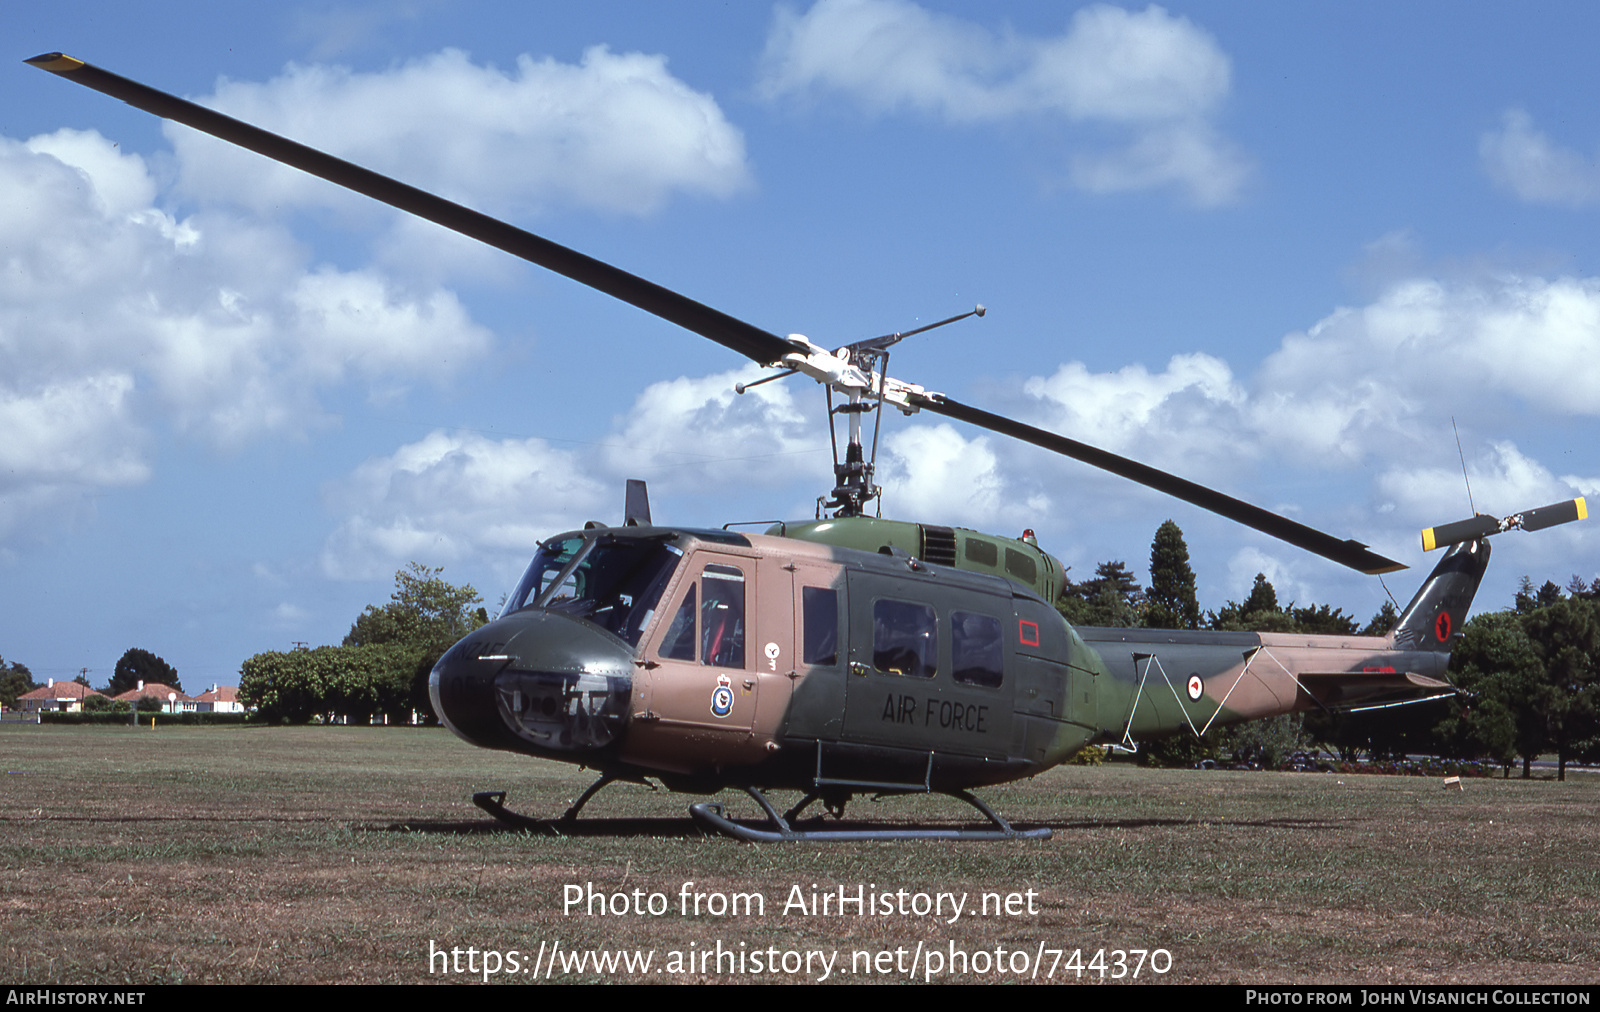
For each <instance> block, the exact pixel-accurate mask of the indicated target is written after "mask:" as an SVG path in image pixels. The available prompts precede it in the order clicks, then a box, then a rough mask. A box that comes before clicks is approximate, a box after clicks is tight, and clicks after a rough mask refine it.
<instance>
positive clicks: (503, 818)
mask: <svg viewBox="0 0 1600 1012" xmlns="http://www.w3.org/2000/svg"><path fill="white" fill-rule="evenodd" d="M618 779H619V778H617V777H613V776H602V777H601V778H600V779H598V780H596V781H595V782H594V783H592V784H590V785H589V787H588V789H586V790H585V791H584V792H583V793H582V794H580V795H579V796H578V800H576V801H574V802H573V803H572V806H571V807H570V808H568V809H567V810H566V811H565V812H564V813H562V815H561V818H559V819H557V820H555V821H554V822H551V821H549V820H547V819H531V818H529V817H528V816H526V815H520V814H518V813H516V812H513V811H511V810H510V809H509V808H507V807H506V806H505V802H506V792H505V791H479V792H478V793H476V794H474V795H473V796H472V803H473V804H475V805H477V806H478V807H479V808H481V809H483V810H484V811H485V812H488V813H489V814H490V815H492V816H494V817H495V818H496V819H498V820H499V821H500V822H503V823H505V824H506V825H508V826H511V827H512V828H514V829H529V830H538V831H547V830H550V829H554V828H558V827H561V826H565V825H571V824H573V823H575V822H576V821H577V818H578V812H579V811H581V810H582V809H583V806H584V805H586V804H588V803H589V799H590V798H592V797H594V796H595V795H596V794H598V793H600V791H601V790H602V789H604V788H605V787H606V786H607V785H609V784H612V783H615V782H616V781H617V780H618ZM629 782H630V783H643V781H629ZM645 786H647V787H648V786H650V785H649V784H645ZM741 789H742V790H743V791H744V792H745V793H746V794H748V795H750V797H752V798H753V799H755V802H756V804H758V805H760V806H761V810H762V811H764V812H766V813H767V819H768V821H769V822H770V823H771V824H772V826H773V827H774V828H772V829H763V828H760V824H759V823H758V824H757V825H755V826H748V825H745V824H744V823H740V822H734V821H733V820H732V819H730V818H728V817H727V816H726V815H724V814H723V808H722V804H721V803H720V802H715V801H703V802H700V803H699V804H694V805H690V806H689V814H690V815H691V816H693V817H694V820H695V821H696V822H698V823H699V824H700V825H701V826H704V827H705V828H707V829H710V830H713V831H714V832H718V833H721V834H723V835H724V836H731V837H733V838H734V839H737V840H744V841H745V842H746V843H785V842H793V841H798V840H810V841H814V842H818V843H842V842H855V841H869V840H1048V839H1050V828H1049V827H1048V826H1041V827H1039V828H1038V829H1016V828H1014V827H1013V826H1012V825H1011V823H1009V822H1007V821H1006V820H1005V819H1003V818H1002V817H1001V816H1000V814H999V813H997V812H996V811H995V810H994V809H992V808H990V807H989V806H988V805H986V804H984V803H983V802H982V801H981V800H979V799H978V798H976V797H974V796H973V795H971V794H969V793H968V792H966V791H959V790H958V791H936V792H934V793H938V794H944V795H946V796H947V797H952V798H955V799H957V800H958V801H965V802H966V803H967V804H969V805H971V806H972V807H973V808H976V809H977V810H978V811H980V812H982V813H983V816H984V818H986V819H988V820H989V824H990V826H991V827H992V828H989V829H926V828H923V829H916V828H907V829H796V828H795V827H794V824H793V820H794V819H795V818H796V817H797V816H798V815H799V814H800V813H801V812H802V811H804V810H805V808H806V807H807V806H808V805H810V804H811V803H812V802H814V801H817V800H818V799H822V801H823V804H824V805H825V806H826V808H827V809H828V811H829V812H830V813H832V814H833V816H834V817H835V818H837V817H839V816H841V815H843V814H844V806H845V801H846V800H848V795H845V796H842V797H839V796H834V795H823V794H807V795H806V796H805V797H804V798H802V799H800V802H799V803H798V804H797V805H795V806H794V807H793V808H791V809H789V811H788V812H786V813H784V814H783V815H779V814H778V810H777V809H776V808H773V807H772V802H771V801H768V800H767V796H766V795H765V794H762V793H761V792H760V791H758V790H756V789H755V788H753V787H744V788H741Z"/></svg>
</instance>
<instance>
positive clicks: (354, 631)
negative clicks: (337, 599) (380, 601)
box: [344, 562, 489, 720]
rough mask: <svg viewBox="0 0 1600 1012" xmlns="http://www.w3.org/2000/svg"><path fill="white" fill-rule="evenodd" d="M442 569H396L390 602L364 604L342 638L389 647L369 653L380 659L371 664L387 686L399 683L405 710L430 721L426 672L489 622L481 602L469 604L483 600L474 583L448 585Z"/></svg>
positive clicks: (348, 643) (415, 565)
mask: <svg viewBox="0 0 1600 1012" xmlns="http://www.w3.org/2000/svg"><path fill="white" fill-rule="evenodd" d="M442 572H444V570H443V569H442V568H432V567H428V566H424V565H422V564H420V563H416V562H413V563H410V564H409V565H408V566H407V567H406V568H405V569H402V570H400V571H399V572H397V573H395V575H394V583H395V587H394V593H393V594H392V595H390V598H389V603H388V604H386V605H384V606H383V607H382V608H379V607H376V606H373V605H368V606H367V609H366V610H365V611H363V612H362V613H361V615H360V616H359V617H357V618H356V621H355V624H353V625H352V626H351V627H350V633H349V635H347V636H345V638H344V646H346V647H377V646H385V647H387V648H389V649H388V650H386V651H384V652H382V653H381V654H377V653H375V654H373V655H371V656H372V657H374V658H381V659H380V660H375V661H373V662H372V663H374V664H378V665H379V666H380V667H381V668H382V670H383V675H382V677H383V679H384V680H385V683H386V684H387V685H389V686H390V688H391V690H392V689H393V686H395V685H397V684H400V683H402V682H403V683H404V684H405V685H406V686H407V687H408V688H407V691H406V694H405V695H406V700H407V704H408V708H410V709H415V710H417V711H418V712H419V713H422V714H423V715H424V716H425V717H426V718H427V719H429V720H435V719H437V718H436V717H435V716H434V713H433V704H432V702H431V701H430V700H429V698H428V672H429V671H431V670H432V669H433V665H434V664H435V663H436V662H437V661H438V660H439V658H440V657H442V656H444V652H445V651H446V650H449V649H450V647H451V646H452V645H453V644H454V643H455V642H456V641H457V640H459V639H461V637H463V636H465V635H466V634H467V633H469V632H471V631H472V630H474V629H476V628H478V627H479V626H481V625H483V624H484V623H486V622H488V621H489V615H488V613H487V612H486V611H485V610H484V609H483V608H482V607H481V606H480V607H477V608H474V607H473V606H474V605H479V604H480V602H482V600H483V598H482V597H480V596H479V594H478V592H477V591H476V590H475V589H473V587H472V585H471V584H467V585H464V586H460V587H458V586H455V585H454V584H451V583H448V582H446V581H445V580H443V579H441V578H440V574H441V573H442ZM372 670H376V669H372ZM385 698H390V697H389V696H386V697H385ZM383 709H384V710H385V712H390V713H394V712H395V711H394V710H393V709H391V708H389V707H384V708H383Z"/></svg>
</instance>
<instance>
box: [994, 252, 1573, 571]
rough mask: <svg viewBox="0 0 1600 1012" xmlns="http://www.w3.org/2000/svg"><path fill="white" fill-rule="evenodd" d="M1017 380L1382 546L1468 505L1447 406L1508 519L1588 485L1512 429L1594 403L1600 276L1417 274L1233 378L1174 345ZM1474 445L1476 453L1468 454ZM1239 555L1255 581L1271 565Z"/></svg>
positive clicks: (1129, 445)
mask: <svg viewBox="0 0 1600 1012" xmlns="http://www.w3.org/2000/svg"><path fill="white" fill-rule="evenodd" d="M1024 389H1025V392H1026V394H1027V395H1029V396H1028V399H1027V400H1022V401H1019V402H1018V403H1019V404H1020V411H1019V413H1020V414H1022V415H1024V416H1025V417H1027V418H1028V420H1031V421H1033V422H1034V423H1035V424H1039V425H1040V426H1041V427H1044V428H1047V429H1050V430H1052V431H1056V432H1060V433H1061V434H1062V435H1065V436H1068V437H1071V438H1074V439H1081V440H1083V441H1085V442H1088V443H1091V444H1093V445H1096V446H1100V447H1103V448H1105V449H1108V450H1111V451H1113V452H1116V453H1120V454H1123V455H1125V456H1129V457H1132V458H1133V459H1135V460H1139V461H1142V462H1145V463H1149V464H1152V465H1155V466H1157V467H1161V468H1163V469H1165V470H1169V471H1172V472H1174V473H1177V474H1179V475H1181V476H1183V477H1185V478H1189V479H1191V480H1193V481H1198V482H1201V483H1203V484H1207V485H1211V486H1213V487H1216V488H1219V489H1221V490H1223V491H1225V492H1229V493H1230V494H1234V495H1238V496H1240V497H1241V498H1244V499H1247V500H1250V499H1254V498H1258V497H1261V498H1264V500H1265V501H1261V502H1260V503H1259V504H1260V505H1262V506H1264V507H1267V508H1269V509H1271V510H1273V511H1274V512H1279V513H1284V514H1287V515H1291V516H1294V517H1295V518H1296V519H1299V520H1301V521H1302V522H1306V523H1310V524H1311V525H1312V526H1314V527H1321V528H1324V529H1329V530H1331V531H1334V532H1344V531H1349V532H1351V533H1352V534H1354V535H1355V536H1356V537H1358V538H1359V539H1360V540H1363V541H1368V542H1370V543H1372V544H1373V545H1374V546H1375V547H1376V548H1377V550H1378V551H1380V552H1383V553H1385V554H1391V555H1393V554H1394V553H1395V552H1396V551H1403V550H1404V549H1405V546H1407V545H1411V544H1414V543H1415V534H1416V530H1417V529H1418V528H1420V527H1422V526H1428V525H1432V524H1437V523H1441V522H1446V521H1448V520H1450V519H1455V518H1457V517H1458V515H1465V512H1466V496H1465V491H1464V489H1463V486H1462V480H1461V473H1460V470H1459V468H1458V466H1457V452H1456V442H1455V437H1454V433H1453V432H1452V424H1451V419H1452V418H1453V417H1454V418H1456V419H1459V422H1460V425H1461V428H1462V433H1463V437H1464V439H1465V440H1466V443H1465V445H1466V447H1467V451H1468V465H1469V468H1468V469H1469V472H1470V474H1471V481H1472V489H1473V493H1474V495H1475V496H1476V500H1477V503H1478V507H1479V508H1480V509H1482V510H1484V511H1485V512H1491V513H1496V514H1497V515H1504V514H1505V513H1509V512H1511V511H1514V510H1519V509H1527V508H1530V507H1534V506H1541V505H1545V504H1547V503H1551V502H1556V501H1559V500H1562V499H1568V498H1571V497H1572V496H1574V495H1577V494H1581V493H1583V492H1584V491H1585V490H1589V489H1592V488H1593V487H1594V486H1595V484H1596V483H1595V482H1594V481H1592V480H1590V479H1586V478H1582V477H1579V476H1575V475H1568V476H1564V477H1557V476H1556V475H1555V474H1554V473H1553V472H1552V470H1551V468H1549V467H1548V466H1547V465H1545V464H1543V463H1541V462H1540V461H1539V460H1538V459H1537V458H1536V456H1534V455H1531V454H1529V453H1528V452H1526V451H1524V450H1519V449H1518V448H1517V447H1516V446H1514V445H1513V444H1512V443H1510V442H1508V441H1505V437H1506V435H1507V433H1509V432H1519V431H1520V432H1525V431H1527V426H1528V421H1527V420H1528V419H1529V418H1532V419H1535V420H1538V419H1544V420H1545V421H1544V422H1538V421H1536V422H1535V425H1536V428H1538V429H1547V428H1555V427H1557V425H1558V424H1559V423H1561V422H1562V420H1569V421H1582V420H1586V419H1592V418H1594V417H1595V416H1596V415H1600V279H1589V278H1558V279H1555V280H1546V279H1542V278H1528V277H1516V276H1512V277H1502V278H1493V279H1477V280H1470V281H1452V282H1445V281H1439V280H1435V279H1414V280H1409V281H1405V282H1402V283H1399V284H1396V285H1394V286H1392V287H1391V288H1390V289H1389V290H1388V291H1386V292H1385V293H1384V294H1383V295H1382V296H1381V297H1380V298H1378V299H1376V300H1375V301H1373V302H1371V303H1369V304H1367V305H1364V306H1360V307H1352V308H1344V309H1339V310H1336V311H1335V312H1333V313H1331V314H1329V315H1328V316H1327V317H1326V318H1325V319H1323V320H1321V321H1319V322H1318V323H1316V324H1315V325H1314V326H1312V327H1310V328H1308V329H1307V330H1306V331H1304V332H1300V333H1295V334H1290V335H1287V336H1286V337H1285V338H1284V339H1283V341H1282V344H1281V345H1280V346H1279V348H1278V349H1277V350H1276V351H1275V352H1274V353H1273V354H1271V355H1270V356H1268V357H1267V358H1266V359H1265V360H1264V361H1263V362H1262V363H1261V364H1260V366H1259V367H1257V368H1256V369H1255V370H1254V371H1253V373H1252V374H1251V375H1248V376H1242V377H1238V378H1236V377H1234V376H1233V374H1232V372H1231V370H1230V369H1229V367H1228V366H1227V365H1226V364H1225V363H1223V362H1221V361H1219V360H1217V359H1213V358H1210V357H1209V356H1203V355H1183V356H1176V357H1174V358H1173V359H1172V361H1171V362H1170V363H1169V364H1168V366H1167V368H1166V369H1165V370H1163V371H1161V372H1151V371H1148V370H1146V369H1145V368H1144V367H1142V366H1129V367H1127V368H1124V369H1121V370H1118V371H1116V372H1110V373H1091V372H1090V371H1089V370H1088V369H1087V368H1085V367H1084V366H1083V365H1082V364H1080V363H1067V364H1065V365H1063V366H1061V367H1060V368H1058V369H1057V370H1056V372H1055V373H1054V374H1052V375H1050V376H1048V377H1036V378H1034V379H1031V380H1029V381H1028V382H1027V383H1026V384H1025V388H1024ZM1567 427H1568V428H1569V429H1570V428H1571V427H1572V426H1571V425H1570V424H1569V425H1568V426H1567ZM1485 440H1489V441H1490V442H1489V443H1488V444H1487V447H1488V448H1487V449H1480V450H1476V451H1475V450H1474V449H1473V448H1474V446H1477V447H1484V446H1485ZM1566 449H1567V451H1568V452H1570V453H1577V454H1579V456H1578V457H1575V458H1568V460H1569V461H1570V462H1569V463H1567V464H1566V465H1565V467H1566V469H1567V470H1571V469H1573V467H1574V466H1581V465H1580V464H1578V463H1577V462H1579V461H1581V460H1584V459H1588V460H1590V461H1591V462H1592V459H1593V457H1592V447H1591V446H1590V445H1588V442H1587V441H1580V442H1579V443H1577V444H1572V445H1569V446H1568V447H1566ZM1002 452H1008V451H1005V450H1003V449H1002ZM1247 468H1249V469H1253V470H1254V473H1251V472H1250V470H1247ZM1330 472H1342V473H1344V474H1347V475H1350V476H1351V479H1346V481H1347V482H1349V483H1347V484H1346V486H1345V490H1344V491H1343V492H1342V493H1341V495H1340V498H1339V499H1338V500H1337V501H1336V502H1335V503H1326V502H1323V503H1319V502H1318V500H1319V499H1326V498H1327V493H1326V491H1325V490H1326V488H1327V484H1328V477H1329V474H1330ZM1074 473H1075V476H1076V480H1079V481H1082V482H1086V483H1093V484H1094V485H1095V486H1096V489H1097V491H1096V492H1095V495H1096V496H1097V497H1098V498H1097V510H1098V511H1099V512H1100V513H1101V514H1102V515H1105V514H1107V513H1110V512H1112V509H1111V507H1112V505H1113V504H1114V503H1116V502H1118V501H1121V500H1126V499H1128V498H1132V497H1142V496H1144V495H1145V493H1141V492H1137V491H1135V490H1134V489H1132V488H1130V487H1129V486H1127V485H1126V484H1125V483H1121V482H1118V481H1113V480H1110V479H1103V478H1098V477H1095V476H1094V472H1085V471H1076V472H1074ZM1251 488H1255V489H1258V490H1270V492H1266V493H1265V495H1262V494H1261V493H1260V492H1258V494H1257V495H1252V494H1251V492H1250V489H1251ZM1080 495H1081V494H1080ZM1268 496H1270V498H1268ZM1569 533H1571V532H1569ZM1580 535H1581V532H1579V534H1575V535H1573V536H1580ZM1554 543H1555V542H1554V541H1551V544H1554ZM1395 557H1403V556H1395ZM1239 565H1240V566H1241V567H1243V568H1250V569H1251V572H1250V573H1246V574H1243V575H1244V576H1253V575H1254V572H1255V571H1258V570H1264V567H1265V565H1266V563H1265V562H1263V561H1261V560H1259V559H1257V560H1255V561H1247V562H1241V563H1239ZM1252 567H1254V568H1252ZM1235 575H1236V576H1238V575H1239V574H1235ZM1268 575H1269V576H1271V575H1272V574H1271V573H1269V574H1268ZM1274 579H1275V580H1276V579H1277V578H1276V577H1274Z"/></svg>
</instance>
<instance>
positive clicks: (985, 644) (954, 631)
mask: <svg viewBox="0 0 1600 1012" xmlns="http://www.w3.org/2000/svg"><path fill="white" fill-rule="evenodd" d="M950 661H951V666H952V667H953V668H954V669H955V670H954V673H953V677H954V678H955V680H956V681H958V682H960V683H961V684H963V685H982V686H986V687H988V688H991V689H992V688H995V687H996V686H998V685H999V684H1000V682H1001V680H1002V679H1003V678H1004V677H1005V645H1004V643H1002V642H1001V636H1000V620H999V619H997V618H990V617H989V616H988V615H975V614H973V613H972V612H970V611H958V612H956V613H955V614H953V615H951V616H950Z"/></svg>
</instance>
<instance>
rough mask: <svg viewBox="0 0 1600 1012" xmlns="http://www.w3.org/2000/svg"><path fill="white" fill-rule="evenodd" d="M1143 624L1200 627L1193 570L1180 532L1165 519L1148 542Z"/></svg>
mask: <svg viewBox="0 0 1600 1012" xmlns="http://www.w3.org/2000/svg"><path fill="white" fill-rule="evenodd" d="M1145 604H1146V608H1145V613H1144V625H1145V626H1146V627H1147V628H1150V629H1198V628H1200V602H1199V600H1198V599H1197V598H1196V597H1195V589H1194V570H1193V569H1192V568H1190V566H1189V546H1188V545H1187V544H1185V543H1184V540H1183V530H1182V529H1181V528H1179V527H1178V525H1177V524H1176V523H1174V522H1173V521H1171V520H1168V521H1167V522H1166V523H1163V524H1162V525H1161V526H1160V527H1158V528H1157V529H1156V536H1155V540H1154V541H1152V542H1151V543H1150V589H1149V590H1148V591H1146V593H1145Z"/></svg>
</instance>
